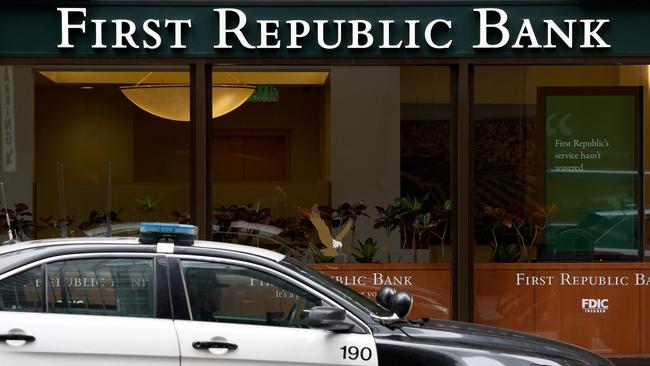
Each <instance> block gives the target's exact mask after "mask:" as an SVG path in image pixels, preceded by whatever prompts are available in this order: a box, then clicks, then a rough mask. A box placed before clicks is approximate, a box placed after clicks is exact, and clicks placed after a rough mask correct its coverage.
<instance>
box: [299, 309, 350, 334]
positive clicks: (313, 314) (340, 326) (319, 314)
mask: <svg viewBox="0 0 650 366" xmlns="http://www.w3.org/2000/svg"><path fill="white" fill-rule="evenodd" d="M345 315H346V313H345V310H343V309H339V308H334V307H330V306H314V307H313V308H311V309H310V310H309V316H308V317H307V325H309V327H310V328H314V329H324V330H329V331H332V332H347V331H349V330H351V329H352V328H354V324H352V323H350V322H348V321H347V318H346V316H345Z"/></svg>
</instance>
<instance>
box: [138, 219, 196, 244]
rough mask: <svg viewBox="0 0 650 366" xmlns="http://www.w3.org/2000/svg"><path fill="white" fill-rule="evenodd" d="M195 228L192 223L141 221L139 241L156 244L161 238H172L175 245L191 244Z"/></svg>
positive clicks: (194, 235) (194, 236)
mask: <svg viewBox="0 0 650 366" xmlns="http://www.w3.org/2000/svg"><path fill="white" fill-rule="evenodd" d="M196 233H197V228H196V226H193V225H184V224H172V223H164V222H143V223H141V224H140V243H143V244H156V243H158V241H160V240H161V239H167V240H173V241H174V244H176V245H192V243H194V238H196Z"/></svg>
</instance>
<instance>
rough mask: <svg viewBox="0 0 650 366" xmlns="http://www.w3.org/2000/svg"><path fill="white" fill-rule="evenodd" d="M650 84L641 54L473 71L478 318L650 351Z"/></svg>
mask: <svg viewBox="0 0 650 366" xmlns="http://www.w3.org/2000/svg"><path fill="white" fill-rule="evenodd" d="M647 95H648V67H647V66H645V65H644V66H606V65H604V66H479V67H476V68H475V69H474V104H473V106H472V115H473V124H474V167H475V170H474V171H475V175H474V183H473V187H474V208H475V213H474V222H475V227H474V232H475V243H476V246H475V249H474V253H475V261H476V262H477V263H476V264H475V273H474V276H475V277H474V278H475V309H474V318H475V321H477V322H479V323H484V324H490V325H495V326H500V327H507V328H512V329H516V330H521V331H526V332H530V333H535V334H539V335H543V336H546V337H550V338H555V339H559V340H562V341H566V342H571V343H575V344H578V345H581V346H583V347H586V348H588V349H591V350H593V351H596V352H599V353H603V354H638V353H648V352H649V351H650V349H648V348H647V344H648V343H647V340H648V339H650V338H649V335H648V333H647V329H648V324H650V323H648V322H649V317H648V316H647V315H646V314H645V312H644V311H643V309H644V307H643V306H642V304H644V303H647V302H648V300H649V299H650V297H649V296H650V292H648V291H647V290H646V289H647V288H648V286H647V283H646V280H647V278H648V276H649V275H650V267H648V266H646V263H645V262H644V259H645V258H646V256H647V254H646V251H645V248H647V240H641V238H644V237H645V238H647V233H644V228H645V227H647V224H646V222H647V221H646V220H645V217H646V215H645V214H644V212H643V209H642V207H644V206H647V205H648V204H647V203H645V204H644V203H643V201H642V199H643V198H642V197H643V193H644V189H643V180H642V179H640V177H641V176H642V174H643V170H644V169H643V165H642V163H641V162H642V161H647V158H645V152H644V151H643V149H642V146H643V143H644V136H643V132H642V131H644V130H647V127H646V126H645V124H646V121H647V118H646V115H647V114H644V109H645V107H644V104H645V101H646V98H647ZM645 196H646V197H647V194H646V195H645ZM645 202H647V200H646V201H645Z"/></svg>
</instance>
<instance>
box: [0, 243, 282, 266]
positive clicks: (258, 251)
mask: <svg viewBox="0 0 650 366" xmlns="http://www.w3.org/2000/svg"><path fill="white" fill-rule="evenodd" d="M84 244H94V245H96V244H100V245H101V244H120V245H123V244H127V245H128V244H131V245H142V244H141V243H140V242H139V239H138V238H137V237H80V238H59V239H43V240H30V241H25V242H17V243H14V244H7V245H3V246H0V255H3V254H9V253H11V252H16V251H20V250H25V249H38V248H46V247H52V246H61V245H84ZM192 247H195V248H206V249H217V250H224V251H232V252H237V253H245V254H251V255H255V256H259V257H263V258H266V259H270V260H272V261H275V262H279V261H281V260H282V259H284V257H285V256H284V254H280V253H277V252H273V251H271V250H267V249H262V248H257V247H252V246H248V245H240V244H230V243H218V242H211V241H203V240H195V241H194V244H193V245H192Z"/></svg>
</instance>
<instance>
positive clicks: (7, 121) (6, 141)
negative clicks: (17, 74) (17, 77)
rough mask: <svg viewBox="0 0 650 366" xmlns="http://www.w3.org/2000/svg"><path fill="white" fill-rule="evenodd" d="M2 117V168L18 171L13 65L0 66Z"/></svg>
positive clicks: (7, 170)
mask: <svg viewBox="0 0 650 366" xmlns="http://www.w3.org/2000/svg"><path fill="white" fill-rule="evenodd" d="M0 82H1V83H2V86H1V89H0V103H2V109H1V110H0V117H1V119H0V120H1V121H2V122H1V123H2V129H1V132H2V170H3V171H4V172H15V171H16V121H15V119H16V111H15V104H14V69H13V66H8V65H5V66H2V67H0Z"/></svg>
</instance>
